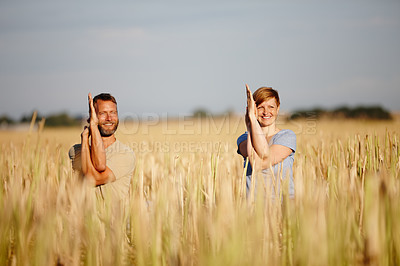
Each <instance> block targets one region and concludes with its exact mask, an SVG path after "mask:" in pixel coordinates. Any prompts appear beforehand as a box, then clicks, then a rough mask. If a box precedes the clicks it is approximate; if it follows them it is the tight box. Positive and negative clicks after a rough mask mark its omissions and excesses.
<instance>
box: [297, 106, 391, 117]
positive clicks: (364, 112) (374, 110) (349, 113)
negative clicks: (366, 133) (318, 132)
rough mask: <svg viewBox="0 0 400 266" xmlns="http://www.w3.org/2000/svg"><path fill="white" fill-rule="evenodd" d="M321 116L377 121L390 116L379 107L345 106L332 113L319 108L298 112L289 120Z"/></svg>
mask: <svg viewBox="0 0 400 266" xmlns="http://www.w3.org/2000/svg"><path fill="white" fill-rule="evenodd" d="M322 116H325V117H331V118H353V119H378V120H391V119H392V116H391V114H390V113H389V112H388V111H387V110H385V109H383V108H382V107H381V106H367V107H366V106H358V107H355V108H349V107H347V106H341V107H338V108H336V109H334V110H332V111H326V110H323V109H321V108H314V109H311V110H300V111H296V112H294V113H293V114H292V115H291V117H290V119H298V118H312V117H314V118H321V117H322Z"/></svg>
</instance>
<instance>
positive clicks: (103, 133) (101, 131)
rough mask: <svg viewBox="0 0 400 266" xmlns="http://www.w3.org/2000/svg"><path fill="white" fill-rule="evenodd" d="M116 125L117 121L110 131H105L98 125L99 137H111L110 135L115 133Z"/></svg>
mask: <svg viewBox="0 0 400 266" xmlns="http://www.w3.org/2000/svg"><path fill="white" fill-rule="evenodd" d="M118 124H119V121H117V122H116V123H114V127H113V128H112V129H105V128H103V126H102V125H100V124H99V125H98V128H99V131H100V135H101V136H102V137H109V136H111V135H112V134H114V133H115V131H117V128H118Z"/></svg>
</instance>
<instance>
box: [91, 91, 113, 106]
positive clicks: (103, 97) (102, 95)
mask: <svg viewBox="0 0 400 266" xmlns="http://www.w3.org/2000/svg"><path fill="white" fill-rule="evenodd" d="M98 100H102V101H111V102H113V103H115V105H117V100H115V98H114V96H112V95H111V94H109V93H100V94H99V95H96V97H94V98H93V105H95V104H96V103H97V101H98Z"/></svg>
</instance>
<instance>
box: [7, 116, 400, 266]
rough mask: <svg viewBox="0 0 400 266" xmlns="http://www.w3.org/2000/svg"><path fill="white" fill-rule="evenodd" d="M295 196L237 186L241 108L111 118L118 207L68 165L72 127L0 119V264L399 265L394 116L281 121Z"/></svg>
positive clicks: (399, 164) (74, 137) (399, 158)
mask: <svg viewBox="0 0 400 266" xmlns="http://www.w3.org/2000/svg"><path fill="white" fill-rule="evenodd" d="M278 127H280V128H289V129H292V130H293V131H294V132H295V133H296V135H297V151H296V155H295V164H294V179H295V190H296V196H295V198H294V199H293V200H291V199H288V195H286V193H285V191H282V201H265V200H263V199H261V198H260V197H253V198H246V189H245V177H244V170H243V160H242V158H241V157H240V156H239V155H238V154H237V153H236V148H237V147H236V138H237V137H238V136H239V135H240V134H241V133H243V132H244V130H245V127H244V121H243V119H242V118H239V117H220V118H211V117H208V118H205V119H189V118H185V119H177V120H169V121H168V122H167V121H157V123H155V122H154V121H148V122H139V121H137V122H136V123H131V122H127V121H126V122H124V121H121V123H120V126H119V129H118V131H117V134H116V136H117V138H118V139H119V140H120V141H122V142H124V143H126V144H127V145H128V146H130V147H131V148H132V149H133V150H134V151H135V154H136V168H135V172H134V175H133V178H132V182H131V189H130V194H129V199H128V203H127V205H126V206H124V207H121V206H115V205H114V204H113V202H107V201H100V200H98V199H96V197H95V195H94V192H93V188H90V187H88V186H86V185H85V184H83V183H82V182H80V180H78V179H77V178H76V176H75V175H73V172H72V168H71V165H70V162H69V158H68V150H69V148H70V147H71V146H72V145H73V144H75V143H78V142H79V141H80V133H81V128H62V129H50V128H46V127H44V128H43V122H42V123H39V126H38V128H35V129H31V130H30V131H27V132H22V131H0V150H1V158H0V175H1V182H0V204H1V206H0V265H57V264H59V265H399V264H400V223H399V222H398V218H399V217H400V205H399V202H400V183H399V180H400V177H399V169H400V146H399V144H400V143H399V132H400V122H399V121H396V120H395V121H392V122H378V121H376V122H368V121H345V120H337V121H319V120H313V119H309V120H303V121H290V122H285V121H279V123H278Z"/></svg>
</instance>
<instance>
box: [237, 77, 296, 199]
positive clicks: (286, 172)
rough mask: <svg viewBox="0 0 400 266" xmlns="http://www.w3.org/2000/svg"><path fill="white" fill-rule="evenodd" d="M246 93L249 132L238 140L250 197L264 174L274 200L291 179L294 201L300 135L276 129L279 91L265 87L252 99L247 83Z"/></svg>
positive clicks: (290, 184)
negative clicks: (259, 175) (258, 176)
mask: <svg viewBox="0 0 400 266" xmlns="http://www.w3.org/2000/svg"><path fill="white" fill-rule="evenodd" d="M246 93H247V110H246V117H245V120H246V127H247V132H245V133H244V134H243V135H241V136H240V137H239V138H238V140H237V144H238V153H239V154H240V155H242V156H243V158H244V159H245V167H246V166H247V174H246V176H247V177H246V188H247V195H249V193H250V189H251V187H252V186H251V179H252V177H253V178H254V177H255V176H256V174H257V173H262V176H263V177H264V180H265V188H266V193H271V196H272V198H274V197H275V196H276V195H278V194H279V193H280V184H281V180H284V179H286V178H289V197H291V198H292V197H294V182H293V169H292V168H293V161H294V153H295V151H296V135H295V134H294V132H293V131H291V130H288V129H282V130H281V129H279V128H277V127H276V120H277V117H278V113H279V106H280V101H279V95H278V92H277V91H276V90H274V89H272V88H270V87H261V88H259V89H258V90H257V91H256V92H254V94H253V96H252V95H251V91H250V89H249V86H248V85H247V84H246ZM246 159H247V160H248V161H249V163H248V164H247V163H246ZM271 170H273V171H271ZM253 172H254V173H253ZM254 187H255V186H254ZM268 188H270V190H269V191H268ZM275 188H276V189H275Z"/></svg>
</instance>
